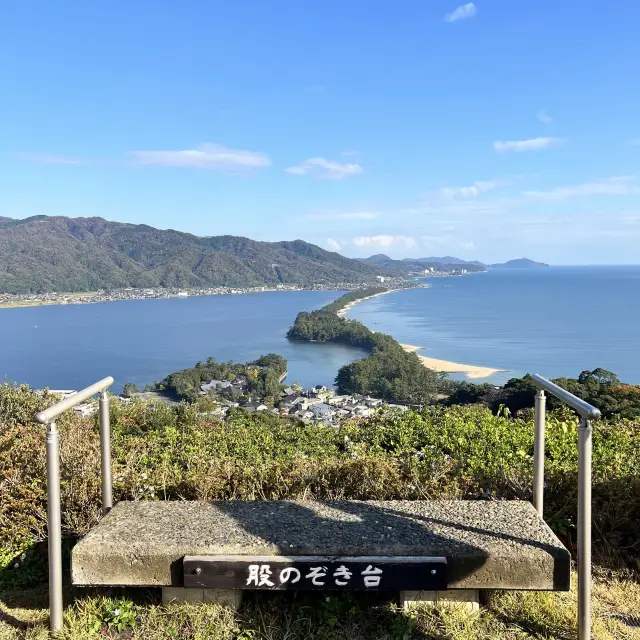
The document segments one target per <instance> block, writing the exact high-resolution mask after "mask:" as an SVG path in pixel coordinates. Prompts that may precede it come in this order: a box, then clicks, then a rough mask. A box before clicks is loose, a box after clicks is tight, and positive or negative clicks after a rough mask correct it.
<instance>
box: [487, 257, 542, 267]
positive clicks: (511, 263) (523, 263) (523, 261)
mask: <svg viewBox="0 0 640 640" xmlns="http://www.w3.org/2000/svg"><path fill="white" fill-rule="evenodd" d="M548 266H549V265H548V264H545V263H544V262H535V261H534V260H529V258H518V259H517V260H508V261H507V262H501V263H498V264H490V265H489V269H541V268H545V267H548Z"/></svg>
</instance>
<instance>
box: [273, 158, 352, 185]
mask: <svg viewBox="0 0 640 640" xmlns="http://www.w3.org/2000/svg"><path fill="white" fill-rule="evenodd" d="M363 171H364V169H363V168H362V167H361V166H360V165H359V164H353V163H343V162H335V161H333V160H327V159H325V158H309V160H305V161H304V162H302V163H301V164H299V165H297V166H295V167H289V168H288V169H286V172H287V173H291V174H293V175H299V176H304V175H312V176H315V177H316V178H323V179H325V180H344V178H349V177H351V176H356V175H358V174H360V173H362V172H363Z"/></svg>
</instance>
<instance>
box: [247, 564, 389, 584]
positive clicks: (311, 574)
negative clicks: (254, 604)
mask: <svg viewBox="0 0 640 640" xmlns="http://www.w3.org/2000/svg"><path fill="white" fill-rule="evenodd" d="M248 570H249V575H248V576H247V580H246V586H247V587H275V586H277V585H276V582H275V581H277V582H278V584H279V585H285V584H295V583H297V582H299V581H300V580H308V581H310V582H311V584H312V585H314V586H315V587H323V586H328V585H335V586H337V587H346V586H348V585H350V584H352V580H360V581H361V583H362V585H363V586H364V587H365V588H374V587H378V586H380V580H381V578H382V569H381V568H380V567H375V566H373V565H371V564H370V565H367V567H366V568H365V569H364V570H363V571H361V572H360V577H356V576H354V574H353V571H351V570H350V569H349V568H348V567H346V566H345V565H343V564H341V565H340V566H338V567H336V569H335V570H334V571H333V573H331V572H330V571H329V569H328V568H327V567H326V566H319V567H310V568H309V571H308V573H307V572H304V573H303V572H301V571H300V570H299V569H296V568H295V567H285V568H284V569H280V570H279V571H278V570H276V571H275V572H274V571H272V569H271V565H268V564H250V565H249V567H248Z"/></svg>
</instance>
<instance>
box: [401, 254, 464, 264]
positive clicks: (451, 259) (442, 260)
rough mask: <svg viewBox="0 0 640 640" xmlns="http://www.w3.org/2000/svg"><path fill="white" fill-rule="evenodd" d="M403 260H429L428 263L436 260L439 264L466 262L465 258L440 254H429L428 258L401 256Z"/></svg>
mask: <svg viewBox="0 0 640 640" xmlns="http://www.w3.org/2000/svg"><path fill="white" fill-rule="evenodd" d="M403 260H405V261H406V262H430V263H434V262H438V263H440V264H467V261H466V260H463V259H462V258H456V257H454V256H442V257H436V256H431V257H429V258H403Z"/></svg>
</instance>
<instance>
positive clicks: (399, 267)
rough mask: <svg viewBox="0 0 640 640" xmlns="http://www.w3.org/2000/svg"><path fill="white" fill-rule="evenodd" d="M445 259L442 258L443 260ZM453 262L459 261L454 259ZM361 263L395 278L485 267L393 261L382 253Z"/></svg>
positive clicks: (480, 265)
mask: <svg viewBox="0 0 640 640" xmlns="http://www.w3.org/2000/svg"><path fill="white" fill-rule="evenodd" d="M445 259H446V258H442V260H445ZM454 260H459V259H458V258H454ZM361 262H364V263H365V264H370V265H375V266H376V267H378V268H379V269H382V270H383V271H386V272H388V273H390V274H393V275H397V276H408V275H416V274H422V273H424V271H425V270H426V269H430V268H433V269H434V271H439V272H451V273H452V272H458V273H459V272H460V271H461V269H466V270H467V271H474V272H475V271H485V270H486V269H485V267H484V265H482V264H474V263H471V262H425V261H423V260H422V259H417V260H413V259H411V258H404V259H402V260H394V259H393V258H390V257H389V256H386V255H384V254H382V253H379V254H376V255H375V256H370V257H369V258H362V259H361Z"/></svg>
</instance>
